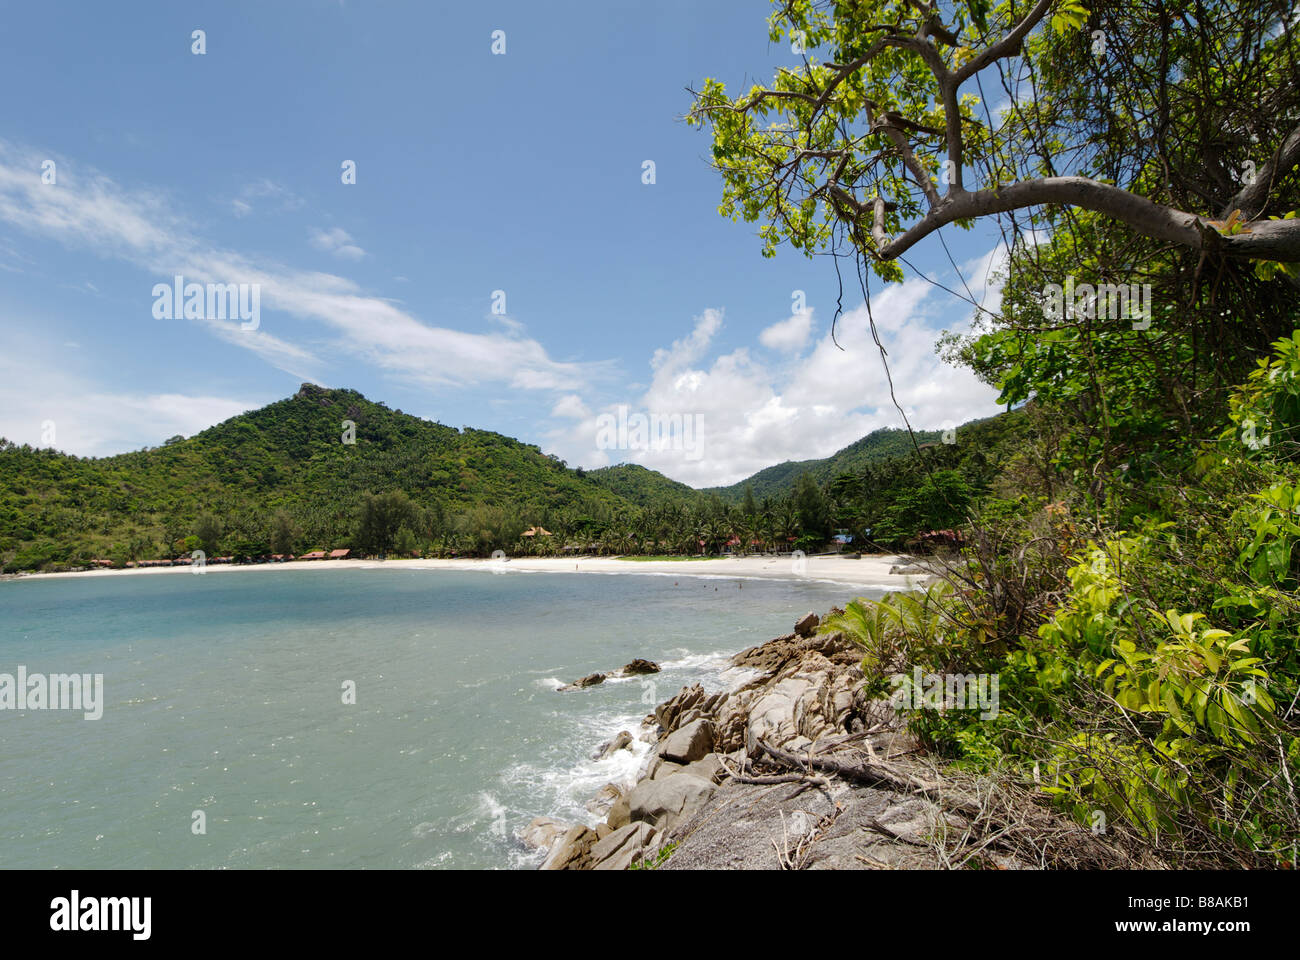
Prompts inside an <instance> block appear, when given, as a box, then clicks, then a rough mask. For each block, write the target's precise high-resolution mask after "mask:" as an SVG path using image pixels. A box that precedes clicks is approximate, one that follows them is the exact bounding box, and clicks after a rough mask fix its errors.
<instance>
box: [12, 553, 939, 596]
mask: <svg viewBox="0 0 1300 960" xmlns="http://www.w3.org/2000/svg"><path fill="white" fill-rule="evenodd" d="M911 564H912V560H911V558H909V557H906V556H902V555H898V554H880V555H876V554H864V555H863V556H861V557H860V558H859V559H856V560H855V559H851V558H849V557H847V556H838V555H832V556H810V557H806V558H804V559H803V561H802V565H801V566H802V569H801V570H800V571H799V572H796V571H795V569H794V564H793V562H792V560H791V558H790V557H789V556H771V555H767V556H750V557H710V558H708V559H704V560H696V559H689V560H688V559H683V560H635V559H629V560H624V559H621V558H619V557H617V556H610V557H514V558H507V559H506V560H504V561H501V560H481V559H456V560H443V559H416V558H411V559H396V560H290V561H287V562H284V563H259V564H209V565H208V566H207V567H206V568H205V572H204V573H203V574H195V573H194V572H193V568H191V567H189V566H179V567H131V568H128V569H122V570H77V571H69V572H64V573H23V574H7V575H5V576H3V577H0V579H2V580H46V579H55V578H61V577H121V576H145V575H153V574H189V575H190V576H207V574H209V573H235V572H240V571H243V572H248V571H256V570H311V569H317V570H381V569H383V570H390V569H397V570H478V571H479V572H483V573H493V574H498V575H500V574H506V573H587V574H607V575H610V574H612V575H618V574H641V575H643V576H646V575H649V576H679V577H699V578H704V579H724V580H725V579H749V580H787V581H799V580H809V581H821V582H826V583H842V584H845V585H846V586H855V587H868V586H870V587H878V588H880V589H885V590H906V589H909V588H911V587H917V586H924V585H925V582H926V581H927V580H928V577H927V576H926V575H925V574H902V573H891V572H890V568H891V567H894V566H910V565H911Z"/></svg>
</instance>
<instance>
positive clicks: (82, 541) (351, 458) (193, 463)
mask: <svg viewBox="0 0 1300 960" xmlns="http://www.w3.org/2000/svg"><path fill="white" fill-rule="evenodd" d="M345 421H350V422H351V424H353V425H354V426H352V427H349V425H348V423H345ZM348 431H352V433H353V434H354V435H348V436H346V437H345V432H348ZM345 441H351V442H345ZM393 490H401V491H403V492H404V493H406V494H407V495H408V496H409V497H410V499H411V501H412V502H413V503H414V504H415V505H416V506H417V507H418V508H420V510H421V511H423V512H424V514H425V516H424V517H423V518H422V519H421V521H420V525H423V526H424V527H426V528H427V529H426V531H425V532H427V533H429V535H430V536H432V531H433V529H434V528H436V527H440V526H441V525H443V524H444V523H445V522H446V521H447V519H448V518H449V517H454V516H457V515H461V514H466V513H468V512H470V511H473V510H479V511H482V512H483V513H484V515H485V517H486V518H487V519H488V520H493V522H496V520H495V518H493V517H492V516H490V515H491V514H493V513H494V512H502V511H507V512H509V514H511V515H512V516H517V518H518V521H517V522H518V523H520V524H535V523H551V524H553V523H555V522H557V518H558V516H559V515H561V514H571V515H573V516H576V517H583V516H588V515H590V516H596V517H600V516H607V515H609V514H610V513H611V512H613V511H616V510H621V509H626V508H627V506H628V501H626V500H624V499H623V498H622V497H620V496H619V495H618V494H616V493H614V492H612V491H611V490H610V489H608V488H607V487H605V486H602V485H601V484H600V483H598V482H596V481H593V480H589V479H585V478H584V477H582V476H581V475H580V474H579V473H578V472H577V471H574V470H572V469H569V468H568V467H566V466H565V465H564V464H562V463H561V462H560V461H558V460H557V459H555V458H554V457H550V456H547V455H545V454H543V453H542V452H541V450H539V449H538V448H537V447H535V446H531V445H529V444H524V443H520V442H519V441H517V440H513V439H511V438H509V437H505V436H502V435H501V434H498V433H492V432H490V431H486V430H474V429H471V428H465V429H463V430H457V429H456V428H454V427H449V426H445V425H443V424H441V423H434V422H431V421H428V420H422V419H420V418H418V417H414V416H411V415H409V414H404V413H402V412H401V411H400V410H390V409H388V408H387V407H386V406H385V405H384V404H383V403H375V402H372V401H370V400H367V399H366V398H365V397H363V396H362V395H361V394H359V393H357V392H356V391H352V390H325V389H322V388H320V387H316V386H313V385H310V384H304V385H303V387H302V389H301V390H299V392H298V393H297V394H296V395H295V396H293V397H290V398H289V399H286V400H281V401H279V402H278V403H273V404H270V405H269V406H266V407H263V408H262V409H260V410H254V411H250V412H248V413H244V414H241V415H239V416H237V417H232V418H231V419H229V420H227V421H225V422H224V423H221V424H218V425H217V426H214V427H211V428H210V429H207V430H204V431H202V432H201V433H198V434H196V435H195V436H193V437H191V438H189V439H184V438H180V437H175V438H173V439H172V440H169V441H168V442H167V443H166V444H165V445H164V446H161V447H157V448H154V449H150V450H141V451H137V452H134V453H125V454H121V455H119V456H113V457H105V458H99V459H90V458H81V457H73V456H67V455H64V454H61V453H56V452H54V451H51V450H39V449H31V448H28V447H15V446H13V445H12V444H10V445H7V448H6V449H4V450H3V451H2V452H0V554H6V555H9V556H8V559H9V560H10V561H13V560H14V559H15V556H17V558H18V560H19V563H18V568H28V567H31V566H34V565H37V564H38V562H39V561H41V560H42V559H46V560H55V561H62V560H72V559H74V558H76V557H91V556H108V555H109V554H110V551H113V550H114V549H116V550H117V551H119V552H125V553H126V554H129V555H130V556H131V557H133V558H134V557H137V556H138V557H147V556H153V555H171V554H174V553H175V552H177V550H178V549H179V548H178V543H179V541H181V540H182V539H183V538H184V537H186V536H187V535H190V534H192V533H193V532H194V530H195V527H196V525H197V524H198V523H199V521H200V519H201V517H203V516H204V515H210V516H212V517H215V518H218V520H219V523H220V525H221V528H222V534H223V536H222V537H221V539H220V540H219V541H218V545H219V546H222V547H224V548H225V549H230V550H239V549H241V547H242V548H244V549H247V550H250V551H253V550H256V549H257V548H258V547H263V546H265V547H269V542H268V538H269V531H270V529H271V527H272V522H273V518H274V517H275V516H276V515H277V514H283V515H284V516H286V517H287V518H288V519H289V521H290V522H291V524H292V525H293V528H294V529H296V530H297V531H298V535H297V536H296V537H294V538H293V540H294V545H295V546H302V547H307V546H312V547H320V548H323V547H328V546H333V545H338V544H343V545H350V544H347V543H346V541H347V540H348V536H349V532H350V526H351V524H352V522H353V520H354V517H355V515H356V514H357V511H358V507H359V504H360V503H361V501H362V499H363V497H364V495H365V494H367V493H381V492H385V491H393ZM483 519H484V518H480V522H482V520H483ZM501 522H504V520H502V521H501ZM521 529H522V527H521Z"/></svg>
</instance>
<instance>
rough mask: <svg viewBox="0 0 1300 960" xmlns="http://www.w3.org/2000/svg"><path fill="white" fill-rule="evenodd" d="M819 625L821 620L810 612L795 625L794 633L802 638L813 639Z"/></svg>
mask: <svg viewBox="0 0 1300 960" xmlns="http://www.w3.org/2000/svg"><path fill="white" fill-rule="evenodd" d="M819 623H821V618H820V617H818V616H817V614H815V613H813V612H812V611H811V610H810V611H808V612H807V613H806V614H804V615H803V617H802V618H801V619H800V620H799V622H798V623H796V624H795V625H794V632H795V634H797V635H798V636H800V637H811V636H812V635H813V631H814V630H816V629H817V625H818V624H819Z"/></svg>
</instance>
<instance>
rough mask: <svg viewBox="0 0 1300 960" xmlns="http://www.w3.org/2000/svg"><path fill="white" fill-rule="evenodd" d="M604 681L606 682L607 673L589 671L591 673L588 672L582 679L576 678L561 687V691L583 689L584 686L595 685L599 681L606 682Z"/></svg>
mask: <svg viewBox="0 0 1300 960" xmlns="http://www.w3.org/2000/svg"><path fill="white" fill-rule="evenodd" d="M604 682H605V674H603V673H589V674H587V675H586V676H585V677H583V678H582V679H581V680H574V681H573V683H570V684H566V685H565V686H563V687H560V690H561V691H565V690H581V689H583V688H584V687H594V686H595V685H596V684H598V683H604Z"/></svg>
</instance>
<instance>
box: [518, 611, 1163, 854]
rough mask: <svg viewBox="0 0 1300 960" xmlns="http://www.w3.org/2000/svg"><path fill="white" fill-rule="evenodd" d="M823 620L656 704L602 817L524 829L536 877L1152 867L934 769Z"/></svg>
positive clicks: (1000, 793) (1036, 810)
mask: <svg viewBox="0 0 1300 960" xmlns="http://www.w3.org/2000/svg"><path fill="white" fill-rule="evenodd" d="M820 624H821V621H820V620H818V618H816V617H815V616H814V617H813V618H812V620H809V617H803V618H801V619H800V621H799V623H798V625H797V627H796V630H795V631H794V632H793V633H790V634H787V635H785V636H782V637H778V638H776V639H775V640H772V641H770V642H768V643H765V644H762V645H761V646H758V647H753V648H750V649H749V650H745V651H743V652H742V653H739V654H737V655H736V656H735V657H734V658H733V659H732V664H733V666H736V667H741V668H745V669H748V670H751V671H753V672H754V676H753V677H752V678H751V679H749V680H748V681H746V682H745V683H743V684H742V685H741V686H739V687H738V688H736V689H733V690H728V691H721V692H717V693H708V692H706V691H705V690H704V689H703V688H702V687H700V686H699V685H693V686H690V687H684V688H682V689H681V690H680V691H679V692H678V693H677V694H676V695H675V696H673V697H671V698H670V699H668V700H666V701H664V702H663V703H661V704H659V706H657V707H656V708H655V710H654V712H653V713H652V714H651V715H649V716H648V717H646V718H645V729H646V732H645V734H644V735H643V739H650V740H653V741H654V743H655V749H654V751H653V752H652V753H651V755H650V757H649V759H648V762H647V764H646V767H645V769H644V770H643V771H642V773H641V776H640V778H639V779H638V781H637V783H636V784H635V785H634V786H632V787H631V789H630V790H626V791H624V790H623V789H622V788H621V787H619V786H617V785H614V784H610V785H607V786H606V787H605V788H603V789H602V790H601V792H600V794H598V796H597V798H596V799H595V800H593V802H592V804H591V805H589V809H591V810H592V811H593V813H596V814H597V815H599V812H601V811H604V810H607V811H608V812H607V814H606V816H605V820H604V822H602V823H597V824H596V825H595V826H594V827H593V826H587V825H576V826H572V827H568V828H567V829H565V828H564V825H563V824H558V823H556V822H555V821H549V820H544V819H543V820H538V821H534V822H533V823H532V824H530V825H529V827H528V828H527V830H525V831H524V834H523V837H524V839H525V840H526V841H528V842H531V843H533V844H534V845H537V846H547V842H548V841H549V846H548V847H547V849H548V853H547V855H546V860H545V863H544V864H543V869H548V870H593V869H594V870H621V869H627V868H629V867H633V866H637V865H646V866H652V867H654V868H655V869H666V870H684V869H765V868H771V869H812V870H817V869H900V868H901V869H906V868H928V869H934V868H936V867H943V866H952V865H953V864H957V863H962V864H967V865H978V866H979V867H982V868H987V869H1018V868H1027V867H1035V866H1039V865H1041V864H1043V863H1047V862H1049V857H1054V858H1056V862H1057V864H1058V865H1062V866H1071V867H1077V866H1083V867H1092V868H1098V867H1100V868H1106V867H1135V866H1139V867H1142V866H1145V867H1151V866H1157V865H1158V864H1156V863H1152V862H1149V861H1147V860H1143V859H1142V858H1141V857H1137V856H1131V855H1130V854H1129V853H1128V852H1126V850H1128V848H1126V847H1124V845H1123V842H1121V841H1122V838H1121V839H1116V840H1112V838H1111V837H1110V836H1107V837H1105V838H1098V837H1095V836H1093V835H1092V834H1091V832H1090V831H1089V830H1088V829H1087V828H1086V827H1083V826H1080V825H1079V824H1077V823H1075V822H1074V821H1072V820H1070V819H1068V818H1066V817H1063V816H1060V815H1058V814H1056V813H1053V812H1050V811H1047V810H1045V809H1044V808H1043V805H1042V804H1041V803H1039V802H1037V800H1036V799H1035V798H1033V797H1030V796H1028V795H1027V794H1023V793H1022V794H1020V795H1017V794H1015V793H1014V791H1011V790H1009V789H1008V787H1007V785H1006V784H999V785H998V786H997V789H996V790H993V789H990V786H989V784H987V783H985V782H979V783H975V782H973V781H970V780H969V778H967V779H964V780H963V779H960V777H959V775H957V774H952V773H950V772H945V771H942V770H941V769H940V768H939V767H938V766H937V765H936V764H934V763H932V762H930V761H928V760H927V759H926V758H925V757H924V756H923V754H922V752H921V751H920V750H919V744H918V743H917V742H916V740H915V738H913V737H912V736H911V735H910V734H909V733H908V732H907V731H906V729H905V728H904V725H903V723H902V722H901V721H900V719H899V718H898V717H897V716H896V715H895V714H894V712H893V710H892V709H891V708H890V706H889V704H888V703H886V702H883V701H880V702H870V701H868V700H867V699H866V698H865V697H864V696H863V694H862V692H861V689H860V688H861V686H862V673H861V669H860V667H859V662H860V660H861V657H862V651H861V649H859V648H858V647H856V646H855V645H854V644H853V643H851V642H850V641H848V640H846V639H845V638H844V637H843V636H842V635H841V634H839V633H836V632H825V633H821V632H818V630H817V628H818V627H819V626H820ZM624 733H627V732H626V731H624ZM630 736H631V735H630V734H629V735H628V739H630ZM622 739H623V735H622V734H620V736H619V737H618V738H616V739H615V740H614V741H611V742H610V743H609V744H607V745H605V746H604V747H602V751H603V750H607V749H618V748H617V747H614V744H615V743H618V742H619V741H621V740H622ZM1062 851H1065V852H1066V853H1065V854H1064V855H1063V854H1062Z"/></svg>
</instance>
